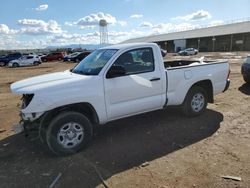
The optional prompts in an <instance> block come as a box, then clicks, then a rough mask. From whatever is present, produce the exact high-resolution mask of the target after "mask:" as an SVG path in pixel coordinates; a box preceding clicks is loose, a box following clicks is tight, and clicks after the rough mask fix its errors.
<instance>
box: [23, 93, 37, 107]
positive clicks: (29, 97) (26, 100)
mask: <svg viewBox="0 0 250 188" xmlns="http://www.w3.org/2000/svg"><path fill="white" fill-rule="evenodd" d="M33 97H34V94H23V97H22V109H25V108H26V107H27V106H28V105H29V104H30V102H31V100H32V98H33Z"/></svg>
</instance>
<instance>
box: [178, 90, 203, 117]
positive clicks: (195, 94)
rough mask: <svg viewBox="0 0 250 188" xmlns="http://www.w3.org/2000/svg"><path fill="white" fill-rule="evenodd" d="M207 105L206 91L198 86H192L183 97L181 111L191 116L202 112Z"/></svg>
mask: <svg viewBox="0 0 250 188" xmlns="http://www.w3.org/2000/svg"><path fill="white" fill-rule="evenodd" d="M206 107H207V93H206V91H205V90H204V89H203V88H201V87H199V86H194V87H192V88H191V89H190V90H189V91H188V93H187V96H186V98H185V101H184V103H183V106H182V111H183V113H184V114H185V115H186V116H189V117H193V116H198V115H200V114H202V113H203V112H204V111H205V110H206Z"/></svg>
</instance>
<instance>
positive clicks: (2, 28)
mask: <svg viewBox="0 0 250 188" xmlns="http://www.w3.org/2000/svg"><path fill="white" fill-rule="evenodd" d="M16 33H18V31H17V30H14V29H10V28H9V27H8V26H7V25H5V24H0V34H5V35H11V34H16Z"/></svg>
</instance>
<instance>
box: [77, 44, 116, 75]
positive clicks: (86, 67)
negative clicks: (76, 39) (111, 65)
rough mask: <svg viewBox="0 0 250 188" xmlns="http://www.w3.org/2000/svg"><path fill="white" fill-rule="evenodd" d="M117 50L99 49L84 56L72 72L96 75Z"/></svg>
mask: <svg viewBox="0 0 250 188" xmlns="http://www.w3.org/2000/svg"><path fill="white" fill-rule="evenodd" d="M117 51H118V50H114V49H100V50H96V51H94V52H93V53H91V54H90V55H88V56H87V57H86V58H84V59H83V60H82V61H81V62H80V63H79V64H78V65H77V66H75V68H73V70H72V72H73V73H76V74H83V75H98V74H99V72H100V71H101V70H102V68H103V67H104V66H105V64H106V63H107V62H108V61H109V60H110V58H111V57H112V56H113V55H114V54H115V53H116V52H117Z"/></svg>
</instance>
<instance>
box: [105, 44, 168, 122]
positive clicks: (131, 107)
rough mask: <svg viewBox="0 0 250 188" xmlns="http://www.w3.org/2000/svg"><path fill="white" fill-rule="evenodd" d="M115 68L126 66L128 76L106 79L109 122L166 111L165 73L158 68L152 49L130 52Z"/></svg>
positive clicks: (123, 56) (117, 61)
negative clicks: (153, 111)
mask: <svg viewBox="0 0 250 188" xmlns="http://www.w3.org/2000/svg"><path fill="white" fill-rule="evenodd" d="M113 66H122V67H123V68H124V70H125V74H122V75H120V76H117V75H116V77H113V78H109V76H107V75H106V76H105V78H104V87H105V100H106V108H107V115H108V119H109V120H113V119H118V118H121V117H125V116H129V115H132V114H138V113H143V112H147V111H151V110H154V109H159V108H162V93H163V91H162V90H163V88H162V80H161V78H160V76H159V75H161V73H160V71H159V68H158V67H156V63H155V60H154V55H153V49H152V48H139V49H134V50H130V51H127V52H125V53H123V54H122V55H120V56H119V57H118V58H117V60H116V61H115V62H114V63H113V65H112V67H113ZM112 67H111V68H112ZM111 68H110V70H111ZM107 74H109V71H108V72H107Z"/></svg>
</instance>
